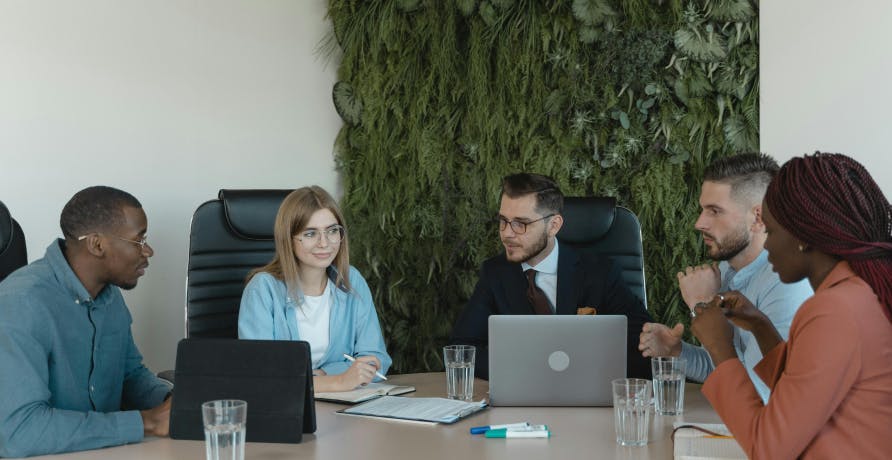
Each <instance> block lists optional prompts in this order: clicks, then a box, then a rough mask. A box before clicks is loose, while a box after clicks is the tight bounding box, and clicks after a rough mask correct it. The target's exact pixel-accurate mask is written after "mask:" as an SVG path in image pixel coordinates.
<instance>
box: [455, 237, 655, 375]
mask: <svg viewBox="0 0 892 460" xmlns="http://www.w3.org/2000/svg"><path fill="white" fill-rule="evenodd" d="M560 248H561V249H560V252H559V253H558V272H557V299H556V303H557V305H556V306H555V307H556V314H558V315H575V314H576V309H577V308H578V307H594V308H595V309H596V310H597V314H599V315H625V316H626V317H627V318H628V327H629V330H628V337H627V341H628V343H627V350H626V360H627V364H626V374H627V375H628V376H630V377H640V378H648V379H649V378H650V376H651V371H650V362H649V360H647V359H645V358H644V357H643V356H641V353H640V352H639V351H638V338H639V335H640V334H641V328H642V326H643V325H644V323H646V322H649V321H652V320H651V318H650V315H649V314H648V313H647V310H646V309H645V308H644V306H643V305H642V304H641V301H640V300H639V299H638V298H637V297H636V296H635V295H634V294H632V292H631V291H630V290H629V288H628V287H627V286H626V284H625V282H624V281H623V279H622V275H621V273H620V269H619V266H617V265H616V264H615V263H614V262H613V260H611V259H609V258H606V257H602V256H594V255H587V254H581V253H579V252H577V251H575V250H573V248H571V247H570V246H569V245H561V246H560ZM526 292H527V279H526V277H525V276H524V274H523V270H522V268H521V265H520V264H519V263H514V262H509V261H508V260H507V259H506V258H505V254H504V253H502V254H499V255H498V256H495V257H493V258H491V259H488V260H486V261H485V262H483V265H482V267H481V268H480V279H479V280H478V281H477V286H476V287H475V288H474V293H473V294H472V295H471V298H470V300H468V304H467V305H466V306H465V310H464V312H463V313H462V314H461V315H460V316H459V318H458V320H457V321H456V323H455V327H454V328H453V330H452V338H451V339H450V342H451V343H454V344H468V345H474V346H476V347H477V354H476V359H475V363H476V364H475V372H474V373H475V376H476V377H480V378H483V379H488V378H489V340H488V334H489V324H488V323H489V315H533V314H535V312H534V311H533V305H532V304H531V303H530V301H529V299H527V296H526Z"/></svg>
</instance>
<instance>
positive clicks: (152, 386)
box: [0, 186, 170, 457]
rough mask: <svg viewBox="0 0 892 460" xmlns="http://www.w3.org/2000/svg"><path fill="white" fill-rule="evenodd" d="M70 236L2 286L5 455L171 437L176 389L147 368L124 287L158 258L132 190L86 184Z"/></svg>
mask: <svg viewBox="0 0 892 460" xmlns="http://www.w3.org/2000/svg"><path fill="white" fill-rule="evenodd" d="M61 226H62V233H63V234H64V236H65V239H64V240H63V239H59V240H56V241H54V242H53V243H52V244H50V246H49V248H47V251H46V255H45V256H44V257H43V258H42V259H40V260H37V261H35V262H33V263H31V264H30V265H28V266H26V267H23V268H21V269H19V270H17V271H16V272H14V273H13V274H12V275H10V276H9V277H8V278H7V279H6V280H4V281H3V282H2V283H0V395H2V397H0V456H3V457H8V456H15V457H18V456H29V455H39V454H50V453H61V452H71V451H77V450H86V449H95V448H99V447H105V446H113V445H119V444H125V443H131V442H137V441H140V440H142V438H143V436H144V435H154V436H166V435H167V430H168V418H169V414H170V402H169V400H168V398H167V395H168V394H169V391H170V387H169V386H168V385H167V384H166V383H165V382H164V381H162V380H160V379H158V378H157V377H155V376H154V375H153V374H152V373H151V372H149V370H148V369H146V368H145V366H143V364H142V355H140V353H139V350H137V349H136V345H135V344H134V343H133V336H132V335H131V332H130V323H131V317H130V312H129V311H128V310H127V306H126V305H125V304H124V298H123V296H122V295H121V290H120V288H123V289H132V288H133V287H135V286H136V283H137V280H138V279H139V278H140V277H141V276H142V275H143V274H145V269H146V267H147V266H148V265H149V263H148V259H149V257H151V256H152V254H153V251H152V248H151V247H150V246H149V245H148V244H147V243H146V236H145V235H146V215H145V213H144V212H143V210H142V206H141V205H140V203H139V201H137V200H136V198H134V197H133V196H132V195H130V194H129V193H126V192H123V191H121V190H117V189H114V188H111V187H101V186H98V187H90V188H87V189H84V190H81V191H80V192H78V193H77V194H75V195H74V197H72V198H71V200H70V201H69V202H68V203H67V204H66V205H65V208H64V209H63V210H62V218H61Z"/></svg>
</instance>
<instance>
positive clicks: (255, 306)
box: [238, 266, 393, 375]
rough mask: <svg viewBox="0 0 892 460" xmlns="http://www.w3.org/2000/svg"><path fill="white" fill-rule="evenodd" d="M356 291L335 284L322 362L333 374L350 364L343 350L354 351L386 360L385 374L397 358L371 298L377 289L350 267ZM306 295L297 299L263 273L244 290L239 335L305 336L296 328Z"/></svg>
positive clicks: (267, 337) (266, 337)
mask: <svg viewBox="0 0 892 460" xmlns="http://www.w3.org/2000/svg"><path fill="white" fill-rule="evenodd" d="M336 275H337V272H336V271H335V270H334V267H329V278H331V279H332V281H334V279H335V277H336ZM349 280H350V285H351V290H350V291H346V290H344V289H343V288H336V287H334V282H332V283H329V285H328V286H329V287H328V289H331V290H332V298H334V303H333V305H332V308H331V317H330V319H329V345H328V351H327V352H326V353H325V356H324V357H323V358H322V365H321V366H320V367H319V368H320V369H322V370H324V371H325V373H326V374H328V375H337V374H342V373H344V371H346V370H347V369H348V368H349V367H350V364H351V363H350V362H349V361H347V360H346V359H345V358H344V354H345V353H346V354H348V355H351V356H375V357H377V358H378V360H379V361H381V369H379V371H380V372H381V373H382V374H387V370H388V369H390V365H391V364H392V362H393V361H392V360H391V359H390V355H388V354H387V349H386V347H385V346H384V337H383V336H382V335H381V326H380V324H379V323H378V314H377V312H376V311H375V304H374V302H373V301H372V293H371V291H370V290H369V285H368V284H367V283H366V281H365V278H363V277H362V275H361V274H360V273H359V270H357V269H356V268H354V267H352V266H351V267H350V274H349ZM302 303H303V297H302V296H301V298H300V299H297V300H295V299H292V298H291V296H290V295H289V294H288V289H287V288H286V287H285V282H284V281H281V280H278V279H276V278H275V277H274V276H272V275H270V274H269V273H258V274H257V275H255V276H254V277H253V278H251V281H250V282H248V285H247V286H246V287H245V291H244V293H242V302H241V307H240V309H239V316H238V336H239V338H240V339H256V340H300V335H299V334H298V331H297V308H298V307H299V306H300V305H301V304H302Z"/></svg>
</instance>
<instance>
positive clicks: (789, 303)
mask: <svg viewBox="0 0 892 460" xmlns="http://www.w3.org/2000/svg"><path fill="white" fill-rule="evenodd" d="M777 170H778V166H777V162H776V161H774V159H773V158H771V157H769V156H768V155H763V154H759V153H747V154H741V155H736V156H733V157H729V158H723V159H720V160H717V161H715V162H713V163H712V164H711V165H710V166H709V167H708V168H707V169H706V171H705V173H704V178H703V187H702V188H701V190H700V207H701V208H702V211H701V212H700V217H699V218H698V219H697V222H696V223H695V224H694V226H695V227H696V229H697V230H698V231H699V232H700V233H701V234H702V235H703V242H704V243H705V244H706V246H707V253H708V255H709V257H710V258H711V259H713V260H715V261H719V263H718V264H707V265H701V266H698V267H687V268H686V269H685V271H683V272H679V273H678V286H679V289H680V290H681V296H682V298H683V299H684V301H685V303H686V304H687V306H688V307H689V308H691V309H693V308H694V306H695V305H697V304H698V303H700V302H709V301H710V300H712V298H713V297H714V296H715V295H716V294H718V293H719V292H725V291H740V292H742V293H743V294H744V295H745V296H746V297H747V298H748V299H752V301H753V303H754V304H755V306H756V308H758V309H759V310H761V311H762V313H765V315H766V316H768V318H770V319H771V322H772V323H773V324H774V327H775V328H777V330H778V332H780V333H781V335H782V336H783V338H784V339H786V338H787V334H788V333H789V331H790V324H791V323H792V321H793V315H794V314H795V313H796V310H797V309H799V306H800V305H801V304H802V302H804V301H805V299H807V298H809V297H811V295H812V289H811V286H809V284H808V281H807V280H802V281H799V282H797V283H793V284H784V283H781V281H780V278H778V276H777V273H774V271H773V270H772V266H771V264H770V263H768V253H767V252H766V251H765V249H764V248H763V246H764V244H765V225H764V224H763V223H762V198H763V197H764V195H765V190H766V189H767V188H768V183H769V182H770V181H771V178H772V177H774V175H775V174H776V173H777ZM683 332H684V326H682V325H681V324H676V325H675V327H674V328H673V329H669V328H668V327H666V326H665V325H662V324H658V323H648V324H645V325H644V327H643V330H642V333H641V337H640V344H639V347H638V348H639V350H641V352H642V354H643V355H644V356H646V357H648V356H650V357H652V356H681V357H682V358H684V359H685V361H686V365H687V368H686V370H685V374H686V376H687V377H688V378H689V379H692V380H696V381H698V382H702V381H704V380H706V376H707V375H709V373H710V372H712V370H713V369H714V368H715V366H714V365H713V363H712V360H711V359H710V358H709V354H708V353H707V352H706V350H705V349H704V348H702V347H698V346H695V345H692V344H689V343H685V342H682V341H681V336H682V333H683ZM734 347H735V349H736V351H737V356H738V357H739V358H740V360H741V361H742V362H743V364H744V366H745V367H746V369H747V371H748V372H749V375H750V379H751V380H752V381H753V384H754V385H755V387H756V390H757V391H758V392H759V395H760V396H762V400H763V401H765V402H767V401H768V396H769V393H770V391H769V389H768V386H766V385H765V384H764V383H763V382H762V380H761V379H760V378H759V377H758V376H757V375H756V373H755V372H754V371H753V367H754V366H755V365H756V364H758V363H759V361H761V360H762V351H761V350H760V349H759V345H758V343H756V339H755V337H754V336H753V334H752V333H751V332H748V331H745V330H742V329H740V328H737V327H735V328H734Z"/></svg>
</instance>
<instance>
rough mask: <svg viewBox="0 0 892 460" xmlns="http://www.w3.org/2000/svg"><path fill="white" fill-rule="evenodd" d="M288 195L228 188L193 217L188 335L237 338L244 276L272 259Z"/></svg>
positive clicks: (188, 282) (188, 280) (198, 210)
mask: <svg viewBox="0 0 892 460" xmlns="http://www.w3.org/2000/svg"><path fill="white" fill-rule="evenodd" d="M289 193H291V190H225V189H224V190H220V193H219V195H218V199H216V200H212V201H208V202H206V203H204V204H202V205H201V206H199V207H198V209H197V210H196V211H195V213H194V214H193V215H192V230H191V232H190V234H189V266H188V270H187V279H186V337H228V338H237V337H238V310H239V303H240V301H241V298H242V291H243V290H244V287H245V276H246V275H247V274H248V272H249V271H251V270H253V269H255V268H257V267H260V266H263V265H266V264H267V263H268V262H269V261H270V260H272V258H273V255H274V253H275V243H274V242H273V224H274V222H275V218H276V213H277V212H278V211H279V205H280V204H281V203H282V200H283V199H284V198H285V196H287V195H288V194H289Z"/></svg>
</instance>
